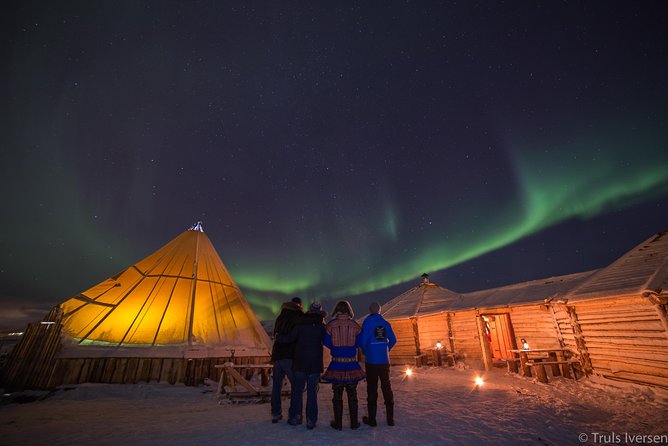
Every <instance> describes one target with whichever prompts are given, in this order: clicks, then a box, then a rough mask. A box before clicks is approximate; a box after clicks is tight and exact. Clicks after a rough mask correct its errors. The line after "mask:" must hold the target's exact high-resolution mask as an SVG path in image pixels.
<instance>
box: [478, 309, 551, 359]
mask: <svg viewBox="0 0 668 446" xmlns="http://www.w3.org/2000/svg"><path fill="white" fill-rule="evenodd" d="M508 310H509V313H508V314H510V323H511V325H512V328H513V331H514V332H515V342H516V345H517V346H518V347H520V348H521V346H522V343H521V342H520V339H526V341H527V342H528V343H529V347H530V348H559V347H561V345H560V343H559V335H558V333H557V329H556V326H555V323H554V318H553V316H552V312H551V310H550V308H549V305H544V304H541V305H523V306H518V307H511V308H509V309H508ZM480 313H481V314H493V313H489V312H485V311H483V310H480Z"/></svg>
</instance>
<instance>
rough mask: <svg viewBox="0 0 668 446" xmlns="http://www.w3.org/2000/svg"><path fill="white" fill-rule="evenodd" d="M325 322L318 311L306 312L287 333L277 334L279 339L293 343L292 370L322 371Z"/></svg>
mask: <svg viewBox="0 0 668 446" xmlns="http://www.w3.org/2000/svg"><path fill="white" fill-rule="evenodd" d="M324 338H325V324H324V323H323V315H322V314H320V313H311V312H308V313H306V314H305V315H304V316H303V317H302V318H301V319H300V320H299V321H298V322H297V325H295V327H294V328H293V329H292V331H291V332H290V334H289V335H278V337H277V338H276V339H277V340H280V341H285V342H294V343H295V356H294V360H293V361H292V370H294V371H295V372H304V373H306V374H311V373H322V370H323V367H322V343H323V340H324Z"/></svg>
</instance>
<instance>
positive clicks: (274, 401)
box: [271, 297, 397, 430]
mask: <svg viewBox="0 0 668 446" xmlns="http://www.w3.org/2000/svg"><path fill="white" fill-rule="evenodd" d="M380 310H381V307H380V305H379V304H378V303H376V302H374V303H372V304H371V306H370V307H369V313H370V314H369V315H368V316H367V317H366V318H365V319H364V322H363V323H362V326H361V327H360V325H359V324H358V323H357V322H356V321H355V320H354V319H353V318H354V313H353V310H352V307H351V306H350V303H348V302H347V301H345V300H342V301H339V302H337V304H336V306H335V307H334V311H333V314H332V318H331V319H330V321H329V322H328V323H327V324H326V325H325V323H324V319H325V317H326V316H327V313H325V312H324V311H322V306H321V305H320V303H318V302H314V303H313V304H311V305H310V307H309V309H308V311H307V312H306V314H304V313H303V311H302V307H301V299H300V298H298V297H295V298H294V299H292V301H290V302H286V303H284V304H283V305H282V307H281V313H280V314H279V316H278V318H277V319H276V323H275V324H274V346H273V348H272V354H271V359H272V362H273V365H274V370H273V388H272V394H271V421H272V423H277V422H278V421H279V420H281V419H282V418H283V416H282V410H281V390H282V387H283V380H284V378H285V377H287V378H288V380H289V381H290V384H291V386H292V390H291V398H290V409H289V411H288V424H291V425H297V424H302V411H303V398H302V395H303V392H304V387H305V386H306V427H307V428H308V429H313V428H314V427H315V425H316V422H317V420H318V402H317V389H318V382H320V379H321V378H322V380H323V381H325V382H329V383H331V384H332V393H333V398H332V403H333V409H334V419H333V420H332V422H331V423H330V425H331V426H332V427H333V428H334V429H337V430H341V429H342V418H343V392H344V391H345V393H346V395H347V397H348V411H349V413H350V427H351V428H352V429H357V428H359V426H360V423H359V419H358V402H357V384H358V382H359V381H361V380H363V379H364V378H365V377H366V379H367V410H368V416H365V417H363V418H362V421H363V422H364V423H365V424H368V425H369V426H376V425H377V422H376V409H377V400H378V381H379V380H380V383H381V390H382V392H383V399H384V402H385V413H386V416H387V424H388V425H389V426H394V396H393V393H392V387H391V385H390V358H389V351H390V350H391V349H392V347H394V344H396V342H397V339H396V337H395V335H394V332H393V331H392V326H391V325H390V324H389V323H388V322H387V321H386V320H385V319H384V318H383V317H382V316H381V315H380ZM323 345H324V346H326V347H327V348H329V349H330V351H331V354H332V360H331V362H330V363H329V366H328V367H327V371H326V372H325V373H324V374H322V373H323ZM358 348H360V349H361V350H362V353H364V356H365V370H366V373H365V371H364V370H362V367H361V366H360V364H359V362H358V361H357V350H358ZM321 374H322V376H321Z"/></svg>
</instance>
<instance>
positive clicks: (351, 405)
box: [348, 400, 360, 429]
mask: <svg viewBox="0 0 668 446" xmlns="http://www.w3.org/2000/svg"><path fill="white" fill-rule="evenodd" d="M348 410H349V411H350V428H351V429H359V427H360V422H359V420H358V418H357V400H355V401H350V400H348Z"/></svg>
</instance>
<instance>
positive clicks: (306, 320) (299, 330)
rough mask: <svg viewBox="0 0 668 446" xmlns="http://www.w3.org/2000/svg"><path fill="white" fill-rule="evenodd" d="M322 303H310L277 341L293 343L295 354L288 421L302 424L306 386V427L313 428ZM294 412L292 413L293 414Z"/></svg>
mask: <svg viewBox="0 0 668 446" xmlns="http://www.w3.org/2000/svg"><path fill="white" fill-rule="evenodd" d="M326 315H327V313H325V312H324V311H322V305H320V303H319V302H314V303H312V304H311V306H310V307H309V311H308V312H307V313H306V314H305V315H304V316H303V317H302V318H301V319H300V320H299V321H298V322H297V324H296V325H295V327H294V328H293V329H292V331H291V332H290V334H289V335H279V336H278V337H277V339H278V340H279V341H285V342H294V343H295V356H294V360H293V363H292V369H293V373H294V385H293V387H292V395H291V399H290V408H291V409H292V408H294V413H291V418H290V419H289V420H288V424H291V425H293V426H294V425H297V424H301V423H302V407H303V404H304V400H303V393H304V386H306V427H307V428H308V429H313V428H314V427H315V425H316V422H317V421H318V381H320V374H321V373H322V370H323V367H322V345H323V344H322V343H323V339H324V337H325V324H324V321H323V320H324V318H325V316H326ZM293 415H294V416H293Z"/></svg>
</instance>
